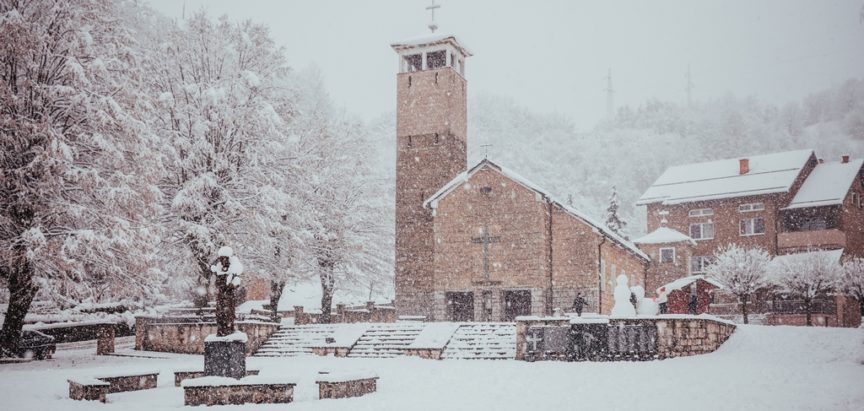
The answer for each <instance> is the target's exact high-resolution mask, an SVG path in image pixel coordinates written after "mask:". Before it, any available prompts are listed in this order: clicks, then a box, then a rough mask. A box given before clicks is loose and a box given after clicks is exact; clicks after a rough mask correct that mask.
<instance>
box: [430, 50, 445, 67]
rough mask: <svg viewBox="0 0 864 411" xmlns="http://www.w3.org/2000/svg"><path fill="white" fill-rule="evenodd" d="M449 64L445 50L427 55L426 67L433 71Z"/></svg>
mask: <svg viewBox="0 0 864 411" xmlns="http://www.w3.org/2000/svg"><path fill="white" fill-rule="evenodd" d="M446 64H447V52H446V51H444V50H441V51H433V52H431V53H426V66H427V67H428V68H429V69H430V70H432V69H437V68H441V67H444V66H445V65H446Z"/></svg>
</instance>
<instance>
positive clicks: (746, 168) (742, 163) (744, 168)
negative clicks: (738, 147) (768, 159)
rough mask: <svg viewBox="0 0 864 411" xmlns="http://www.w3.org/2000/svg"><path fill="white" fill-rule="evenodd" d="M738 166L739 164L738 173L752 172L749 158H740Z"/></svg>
mask: <svg viewBox="0 0 864 411" xmlns="http://www.w3.org/2000/svg"><path fill="white" fill-rule="evenodd" d="M738 166H739V170H738V174H741V175H744V174H747V173H749V172H750V159H749V158H742V159H740V160H738Z"/></svg>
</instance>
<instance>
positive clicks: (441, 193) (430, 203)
mask: <svg viewBox="0 0 864 411" xmlns="http://www.w3.org/2000/svg"><path fill="white" fill-rule="evenodd" d="M484 167H489V169H491V170H494V171H497V172H499V173H501V174H502V175H503V176H504V177H507V178H509V179H511V180H513V181H515V182H517V183H519V184H521V185H523V186H525V187H526V188H528V189H530V190H533V191H535V192H537V193H540V194H541V195H543V196H544V197H546V198H547V199H548V200H549V202H550V203H552V204H554V205H556V206H558V207H560V208H561V209H562V210H564V211H565V212H567V213H568V214H570V215H572V216H574V217H576V218H577V219H580V220H582V221H584V222H585V223H586V224H588V225H590V226H592V227H593V228H594V229H595V230H596V231H598V232H600V233H602V234H603V235H605V236H606V237H609V238H611V239H612V240H613V241H615V242H617V243H618V244H620V245H621V246H622V247H624V248H625V249H627V250H629V251H630V252H632V253H633V254H636V255H637V256H639V257H642V258H643V259H645V260H646V261H651V258H650V257H648V255H647V254H645V252H643V251H642V250H640V249H639V247H636V245H635V244H633V243H632V242H630V241H629V240H627V239H625V238H624V237H621V236H620V235H618V234H617V233H615V232H614V231H612V230H611V229H609V227H606V225H605V224H601V223H600V222H599V221H597V220H595V219H593V218H591V217H589V216H588V215H586V214H584V213H582V212H581V211H579V210H576V209H575V208H573V207H570V206H568V205H567V204H566V203H564V202H563V201H558V200H556V199H555V197H553V196H552V194H550V193H549V192H548V191H546V190H544V189H543V188H542V187H540V186H539V185H537V184H535V183H534V182H533V181H531V180H529V179H527V178H525V177H522V176H521V175H519V174H518V173H516V172H514V171H512V170H510V169H508V168H506V167H502V166H499V165H498V164H495V163H493V162H492V161H491V160H489V159H485V158H484V159H483V160H480V162H478V163H477V164H476V165H474V166H473V167H471V168H469V169H468V170H466V171H463V172H461V173H459V175H457V176H456V177H454V178H453V179H452V180H450V181H449V182H448V183H447V184H444V186H443V187H441V189H440V190H438V191H437V192H435V194H432V196H430V197H429V198H428V199H426V201H424V202H423V206H424V207H429V208H432V209H435V208H437V207H438V201H440V200H441V199H442V198H444V197H446V196H447V195H448V194H450V193H451V192H453V190H454V189H456V188H457V187H459V186H461V185H462V184H463V183H465V182H466V181H468V179H469V178H471V176H473V175H474V174H475V173H477V171H479V170H481V169H483V168H484Z"/></svg>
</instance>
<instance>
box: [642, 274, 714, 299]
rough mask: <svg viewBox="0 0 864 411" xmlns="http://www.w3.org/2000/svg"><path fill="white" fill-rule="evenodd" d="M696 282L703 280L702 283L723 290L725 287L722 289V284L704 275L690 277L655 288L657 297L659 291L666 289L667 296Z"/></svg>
mask: <svg viewBox="0 0 864 411" xmlns="http://www.w3.org/2000/svg"><path fill="white" fill-rule="evenodd" d="M698 280H703V281H705V282H707V283H708V284H711V285H713V286H715V287H717V288H725V287H723V284H722V283H720V282H718V281H717V280H715V279H713V278H709V277H706V276H704V275H691V276H689V277H684V278H679V279H677V280H675V281H672V282H671V283H669V284H664V285H662V286H660V287H657V290H656V292H657V294H658V295H659V294H660V289H661V288H666V293H667V294H668V293H670V292H672V291H674V290H680V289H682V288H684V287H686V286H688V285H690V284H693V283H694V282H696V281H698Z"/></svg>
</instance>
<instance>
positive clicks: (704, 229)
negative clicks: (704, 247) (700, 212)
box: [690, 223, 714, 240]
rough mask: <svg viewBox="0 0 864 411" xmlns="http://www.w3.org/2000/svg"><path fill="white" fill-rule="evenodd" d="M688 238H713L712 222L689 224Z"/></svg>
mask: <svg viewBox="0 0 864 411" xmlns="http://www.w3.org/2000/svg"><path fill="white" fill-rule="evenodd" d="M690 238H692V239H694V240H711V239H713V238H714V223H693V224H690Z"/></svg>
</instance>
